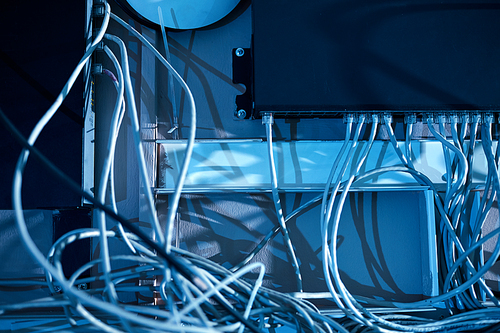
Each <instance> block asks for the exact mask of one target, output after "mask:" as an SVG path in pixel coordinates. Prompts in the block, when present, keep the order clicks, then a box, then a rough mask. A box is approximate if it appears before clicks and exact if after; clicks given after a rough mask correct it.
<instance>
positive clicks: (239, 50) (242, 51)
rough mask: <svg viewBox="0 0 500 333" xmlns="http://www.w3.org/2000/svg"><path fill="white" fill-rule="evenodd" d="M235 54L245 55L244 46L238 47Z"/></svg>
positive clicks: (238, 55)
mask: <svg viewBox="0 0 500 333" xmlns="http://www.w3.org/2000/svg"><path fill="white" fill-rule="evenodd" d="M235 54H236V56H237V57H243V55H244V54H245V50H243V48H241V47H238V48H237V49H236V51H235Z"/></svg>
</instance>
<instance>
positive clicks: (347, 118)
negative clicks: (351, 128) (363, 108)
mask: <svg viewBox="0 0 500 333" xmlns="http://www.w3.org/2000/svg"><path fill="white" fill-rule="evenodd" d="M354 120H355V116H354V113H346V114H344V124H352V123H353V122H354Z"/></svg>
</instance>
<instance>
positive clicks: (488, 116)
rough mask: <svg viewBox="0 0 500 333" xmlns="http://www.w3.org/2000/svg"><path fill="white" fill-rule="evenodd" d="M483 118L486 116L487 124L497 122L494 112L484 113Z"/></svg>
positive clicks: (485, 121)
mask: <svg viewBox="0 0 500 333" xmlns="http://www.w3.org/2000/svg"><path fill="white" fill-rule="evenodd" d="M483 118H484V120H483V121H484V123H485V124H493V123H495V116H494V115H493V113H485V114H484V115H483Z"/></svg>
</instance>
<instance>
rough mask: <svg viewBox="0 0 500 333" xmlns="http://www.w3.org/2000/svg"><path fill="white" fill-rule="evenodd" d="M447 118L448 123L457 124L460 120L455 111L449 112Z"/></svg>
mask: <svg viewBox="0 0 500 333" xmlns="http://www.w3.org/2000/svg"><path fill="white" fill-rule="evenodd" d="M449 120H450V124H458V123H459V122H460V118H458V115H457V114H456V113H451V114H450V119H449Z"/></svg>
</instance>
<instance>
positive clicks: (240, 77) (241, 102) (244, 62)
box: [233, 47, 253, 119]
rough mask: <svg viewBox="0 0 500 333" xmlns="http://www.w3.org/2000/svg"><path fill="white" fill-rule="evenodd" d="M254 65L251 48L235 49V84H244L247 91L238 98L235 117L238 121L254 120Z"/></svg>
mask: <svg viewBox="0 0 500 333" xmlns="http://www.w3.org/2000/svg"><path fill="white" fill-rule="evenodd" d="M252 66H253V63H252V55H251V50H250V48H241V47H239V48H236V49H233V83H235V84H243V85H245V87H246V90H245V92H244V93H243V94H241V95H238V96H236V109H235V111H234V115H235V117H236V118H237V119H251V118H253V101H252V96H253V93H252V82H253V77H252V76H253V67H252Z"/></svg>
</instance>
